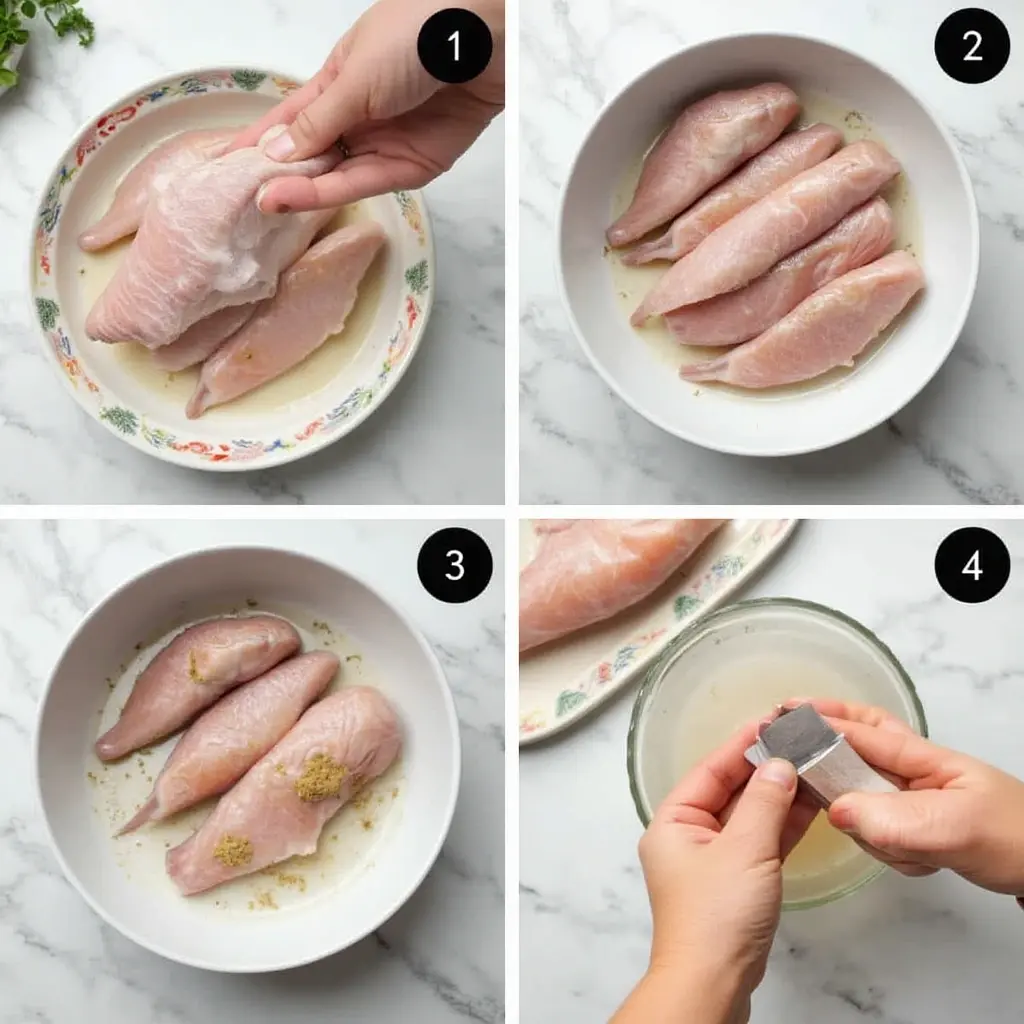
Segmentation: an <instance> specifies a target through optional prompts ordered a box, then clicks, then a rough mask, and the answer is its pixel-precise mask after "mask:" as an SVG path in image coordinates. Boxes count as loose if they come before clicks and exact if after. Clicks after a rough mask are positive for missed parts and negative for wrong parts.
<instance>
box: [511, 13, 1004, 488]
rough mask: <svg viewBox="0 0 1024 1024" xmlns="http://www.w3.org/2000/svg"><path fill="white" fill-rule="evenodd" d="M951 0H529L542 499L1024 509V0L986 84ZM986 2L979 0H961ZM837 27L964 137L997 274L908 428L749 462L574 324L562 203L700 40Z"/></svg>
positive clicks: (528, 323)
mask: <svg viewBox="0 0 1024 1024" xmlns="http://www.w3.org/2000/svg"><path fill="white" fill-rule="evenodd" d="M957 6H958V5H956V4H951V3H949V2H948V0H914V2H913V3H886V2H882V0H852V2H849V3H842V4H839V3H820V2H818V0H772V2H771V3H766V2H764V0H722V2H718V3H699V2H697V0H684V2H681V3H664V2H659V0H586V2H584V0H554V2H552V3H548V2H545V0H523V2H522V4H521V8H522V22H523V30H522V43H521V47H522V57H521V61H522V85H521V103H522V117H521V125H522V128H521V133H522V146H521V156H520V161H521V162H520V176H521V204H520V210H521V252H522V253H523V259H522V261H521V271H520V279H521V289H522V296H521V299H522V302H521V305H522V327H521V330H520V336H521V346H522V350H521V382H520V408H521V413H520V417H521V418H520V444H521V452H522V454H521V467H522V469H521V487H522V495H523V500H524V501H527V502H536V503H545V502H549V501H560V502H567V503H586V502H594V503H602V502H605V503H622V502H642V503H643V502H646V503H667V502H683V503H707V502H755V503H756V502H781V501H799V502H806V503H813V504H819V503H868V504H870V503H880V504H881V503H891V502H897V503H899V502H915V503H918V502H920V503H961V502H964V503H966V502H994V503H1008V502H1018V501H1020V499H1021V496H1022V495H1024V462H1022V461H1021V459H1020V458H1019V456H1018V452H1017V445H1016V440H1015V439H1016V437H1017V436H1018V435H1019V433H1020V430H1021V428H1022V427H1024V404H1022V403H1021V401H1020V388H1021V384H1022V383H1024V350H1022V349H1021V346H1020V344H1019V343H1018V342H1019V331H1018V330H1016V328H1015V327H1014V326H1013V325H1015V324H1018V323H1020V322H1021V320H1022V319H1024V292H1022V290H1021V288H1020V279H1021V275H1022V271H1024V189H1022V188H1021V186H1020V182H1021V175H1022V174H1024V105H1022V103H1021V99H1022V97H1024V70H1022V65H1021V62H1020V58H1019V53H1018V50H1019V47H1020V46H1021V45H1022V43H1021V41H1022V40H1024V7H1022V6H1021V5H1020V4H1019V3H1017V2H1016V0H990V2H989V3H986V4H984V5H982V6H984V7H986V8H987V9H989V10H991V11H993V12H995V13H997V14H999V16H1000V17H1001V18H1002V19H1003V21H1004V23H1005V24H1006V25H1007V26H1008V28H1009V30H1010V36H1011V39H1012V40H1013V44H1014V46H1015V47H1016V49H1014V51H1013V54H1014V55H1013V56H1012V57H1011V61H1010V64H1009V65H1007V67H1006V68H1005V69H1004V71H1003V72H1002V74H1001V75H999V76H998V77H997V78H996V79H995V80H994V81H992V82H990V83H988V84H986V85H960V84H958V83H957V82H955V81H953V80H952V79H950V78H947V77H946V75H945V74H944V73H943V72H942V70H941V69H940V68H939V66H938V64H937V62H936V60H935V57H934V53H933V41H934V36H935V30H936V29H937V27H938V25H939V24H940V23H941V21H942V20H943V18H945V17H946V15H947V14H949V13H950V12H951V11H953V10H955V9H956V8H957ZM960 6H970V5H960ZM767 30H775V31H796V32H802V33H810V34H814V35H818V36H820V37H822V38H824V39H827V40H831V41H834V42H837V43H839V44H841V45H845V46H847V47H849V48H851V49H854V50H857V51H859V52H861V53H863V54H864V55H865V56H867V57H869V58H871V59H874V60H876V61H878V62H880V63H882V64H883V65H887V66H890V67H892V68H893V69H894V70H896V71H897V72H898V73H899V74H900V76H901V77H902V78H904V79H905V80H906V81H907V82H908V83H909V84H910V85H911V86H912V87H913V88H914V89H915V90H916V91H917V92H919V93H920V94H921V95H923V96H924V97H926V98H927V99H928V100H930V104H931V106H932V107H933V109H935V110H936V111H937V112H938V113H939V115H940V116H941V117H942V118H943V119H944V121H945V122H946V124H947V125H948V126H950V127H951V128H952V130H953V132H954V134H955V135H956V137H957V139H958V141H959V143H960V146H961V148H962V150H963V153H964V155H965V157H966V160H967V164H968V167H969V170H970V173H971V176H972V178H973V180H974V183H975V186H976V190H977V195H978V202H979V206H980V210H981V216H982V233H981V260H982V270H981V281H980V284H979V287H978V291H977V295H976V298H975V302H974V306H973V308H972V311H971V314H970V318H969V319H968V322H967V325H966V328H965V330H964V333H963V334H962V336H961V338H960V341H959V343H958V344H957V346H956V348H955V349H954V351H953V354H952V356H951V358H950V359H949V361H948V362H947V363H946V365H945V367H944V368H943V369H942V371H941V372H940V373H939V375H938V376H937V377H936V378H935V380H933V381H932V383H931V384H930V385H929V386H928V387H927V388H926V389H925V391H924V392H923V393H922V394H921V395H920V396H919V397H918V398H917V399H916V400H915V401H914V402H912V403H911V404H910V405H909V406H908V407H907V408H906V409H905V410H904V411H903V412H901V413H900V414H899V415H898V416H896V417H895V419H894V420H893V421H892V422H890V423H889V424H888V425H886V426H883V427H880V428H878V429H877V430H875V431H873V432H872V433H870V434H869V435H867V436H865V437H863V438H861V439H859V440H856V441H853V442H850V443H849V444H847V445H844V446H842V447H840V448H838V449H834V450H832V451H827V452H822V453H819V454H814V455H807V456H802V457H798V458H790V459H784V460H769V459H766V460H756V459H742V458H739V457H734V456H727V455H720V454H717V453H713V452H708V451H705V450H703V449H700V448H697V447H694V446H692V445H689V444H687V443H686V442H684V441H680V440H678V439H677V438H675V437H672V436H670V435H668V434H665V433H663V432H662V431H661V430H659V429H658V428H657V427H654V426H653V425H651V424H649V423H648V422H647V421H646V420H644V419H642V418H641V417H639V416H637V415H636V414H635V413H633V412H632V410H630V409H629V408H628V407H627V406H626V405H625V404H624V403H623V402H622V401H620V400H619V399H618V398H617V397H616V396H615V395H613V394H612V393H611V392H610V391H609V390H608V388H607V387H606V386H605V385H604V383H603V382H602V381H601V379H600V378H599V377H598V375H597V374H596V372H594V370H593V369H592V368H591V365H590V363H589V362H588V360H587V358H586V356H585V355H584V354H583V351H582V349H581V348H580V347H579V345H578V343H577V342H576V340H575V338H574V337H573V336H572V334H571V330H570V327H569V323H568V318H567V317H566V315H565V313H564V312H563V308H562V304H561V301H560V299H559V296H558V292H557V285H556V283H555V276H554V273H553V265H554V261H555V258H556V257H555V251H554V247H555V230H556V216H557V202H558V196H559V192H560V188H561V185H562V183H563V181H564V180H565V176H566V175H567V173H568V170H569V165H570V163H571V161H572V159H573V156H574V155H575V153H576V151H577V149H578V147H579V145H580V144H581V142H582V139H583V136H584V134H585V132H586V131H587V129H588V127H589V126H590V124H591V122H592V121H593V119H594V117H595V115H596V114H597V112H598V110H599V109H600V107H601V106H602V105H603V104H604V103H605V102H606V101H607V100H608V99H610V98H611V97H612V96H613V95H614V94H615V93H616V92H618V90H619V89H620V88H621V87H622V86H623V85H625V84H626V82H628V81H629V80H631V79H632V78H633V77H634V76H635V75H637V74H638V73H640V72H641V71H643V70H644V69H646V68H648V67H650V66H651V65H652V64H654V63H656V62H657V61H658V60H660V59H661V58H663V57H665V56H667V55H668V54H670V53H673V52H675V51H676V50H678V49H679V48H681V47H682V46H685V45H689V44H692V43H695V42H699V41H701V40H703V39H707V38H710V37H713V36H716V35H722V34H727V33H731V32H740V31H767Z"/></svg>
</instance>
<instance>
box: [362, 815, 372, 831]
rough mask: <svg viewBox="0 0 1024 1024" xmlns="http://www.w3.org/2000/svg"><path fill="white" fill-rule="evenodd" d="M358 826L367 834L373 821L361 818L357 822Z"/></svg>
mask: <svg viewBox="0 0 1024 1024" xmlns="http://www.w3.org/2000/svg"><path fill="white" fill-rule="evenodd" d="M359 824H360V825H362V826H363V831H364V832H369V831H370V829H372V828H373V819H372V818H363V819H362V820H361V821H360V822H359Z"/></svg>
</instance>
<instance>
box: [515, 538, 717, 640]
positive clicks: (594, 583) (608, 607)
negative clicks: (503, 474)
mask: <svg viewBox="0 0 1024 1024" xmlns="http://www.w3.org/2000/svg"><path fill="white" fill-rule="evenodd" d="M724 522H725V520H724V519H574V520H571V521H570V522H569V523H568V524H565V523H564V522H563V521H558V522H557V525H556V528H555V529H546V528H544V526H543V524H542V525H540V526H539V527H538V528H537V529H536V532H537V533H538V534H539V536H540V541H539V545H538V547H537V553H536V555H535V556H534V557H533V559H532V560H531V561H530V563H529V564H528V565H527V566H525V568H524V569H523V571H522V572H521V573H520V574H519V650H520V651H526V650H529V649H531V648H533V647H537V646H539V645H540V644H545V643H548V642H549V641H551V640H557V639H559V638H560V637H563V636H566V635H567V634H569V633H573V632H575V631H576V630H578V629H583V628H584V627H586V626H590V625H592V624H593V623H595V622H601V621H603V620H605V619H609V618H611V617H612V616H613V615H617V614H618V613H619V612H621V611H623V610H624V609H626V608H629V607H630V606H631V605H634V604H636V603H637V602H638V601H642V600H643V599H644V598H645V597H647V596H648V595H649V594H652V593H654V591H655V590H657V589H658V587H660V586H661V585H662V584H663V583H664V582H665V581H666V580H667V579H668V578H669V577H670V576H671V575H672V574H673V573H674V572H675V571H676V570H677V569H678V568H679V567H680V566H681V565H682V564H683V563H684V562H685V561H686V560H687V559H688V558H689V557H690V556H691V555H692V554H693V553H694V552H695V551H696V550H697V548H698V547H700V545H701V544H703V543H704V541H705V540H706V539H707V538H708V537H709V536H710V535H711V534H712V533H714V532H715V530H717V529H718V528H719V527H720V526H721V525H722V524H723V523H724Z"/></svg>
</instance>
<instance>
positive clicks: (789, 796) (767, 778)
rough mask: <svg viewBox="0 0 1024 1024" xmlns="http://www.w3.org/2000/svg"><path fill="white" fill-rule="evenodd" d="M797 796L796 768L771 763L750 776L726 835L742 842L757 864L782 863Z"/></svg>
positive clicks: (781, 762)
mask: <svg viewBox="0 0 1024 1024" xmlns="http://www.w3.org/2000/svg"><path fill="white" fill-rule="evenodd" d="M795 796H796V769H795V768H794V767H793V766H792V765H791V764H790V763H789V762H788V761H783V760H781V759H780V758H773V759H772V760H771V761H767V762H766V763H765V764H763V765H761V767H760V768H758V769H757V771H756V772H754V774H753V775H752V776H751V777H750V781H749V782H748V783H747V788H746V789H744V791H743V792H742V793H741V794H740V797H739V799H738V800H737V801H736V806H735V808H734V809H733V812H732V815H731V817H730V818H729V821H728V824H726V826H725V828H724V829H723V830H722V834H723V835H727V836H730V837H732V838H733V839H734V840H736V841H738V842H740V843H742V844H743V845H744V846H745V847H746V848H747V850H748V851H749V853H750V855H751V857H752V858H753V860H754V861H756V862H761V861H769V860H781V859H782V832H783V829H784V828H785V825H786V819H787V818H788V817H789V809H790V808H791V807H792V806H793V799H794V797H795Z"/></svg>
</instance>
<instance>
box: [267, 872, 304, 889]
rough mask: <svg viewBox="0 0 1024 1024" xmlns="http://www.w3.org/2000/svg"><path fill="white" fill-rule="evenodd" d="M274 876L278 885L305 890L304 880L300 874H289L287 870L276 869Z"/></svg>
mask: <svg viewBox="0 0 1024 1024" xmlns="http://www.w3.org/2000/svg"><path fill="white" fill-rule="evenodd" d="M274 878H275V880H276V881H277V884H278V885H287V886H289V887H291V888H295V889H298V890H299V892H305V891H306V880H305V878H303V877H302V875H289V874H287V872H284V871H278V872H277V874H276V875H274Z"/></svg>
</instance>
